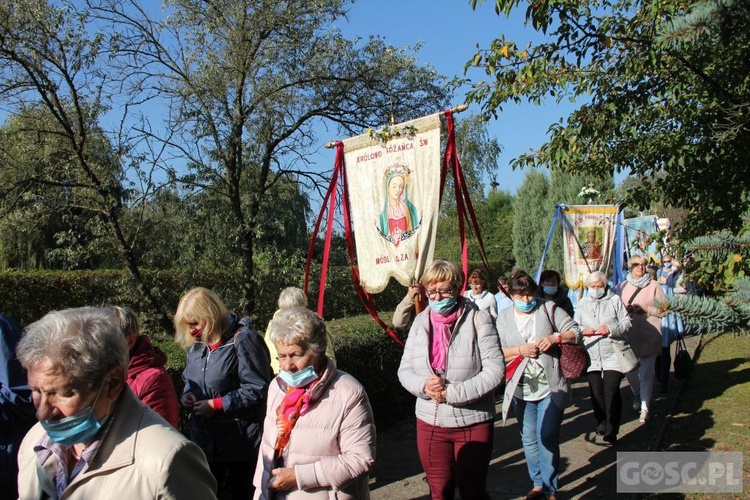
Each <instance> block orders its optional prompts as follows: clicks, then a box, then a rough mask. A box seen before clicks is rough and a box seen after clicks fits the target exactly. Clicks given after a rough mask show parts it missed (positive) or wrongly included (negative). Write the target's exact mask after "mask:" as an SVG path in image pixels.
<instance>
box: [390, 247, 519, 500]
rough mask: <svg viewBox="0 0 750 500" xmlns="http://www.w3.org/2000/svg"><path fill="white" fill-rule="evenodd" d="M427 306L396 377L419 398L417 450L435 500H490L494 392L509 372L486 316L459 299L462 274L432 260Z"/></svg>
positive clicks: (449, 264)
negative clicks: (458, 496) (458, 497)
mask: <svg viewBox="0 0 750 500" xmlns="http://www.w3.org/2000/svg"><path fill="white" fill-rule="evenodd" d="M421 281H422V286H423V287H424V290H425V294H426V295H427V299H428V300H429V307H426V308H425V310H424V311H422V312H421V313H420V314H419V315H418V316H417V317H416V318H415V319H414V323H413V324H412V326H411V329H410V330H409V337H408V338H407V340H406V346H405V348H404V354H403V356H402V358H401V365H400V366H399V369H398V378H399V381H400V382H401V385H403V386H404V388H405V389H406V390H407V391H409V392H410V393H412V394H413V395H414V396H416V398H417V404H416V416H417V448H418V450H419V458H420V461H421V462H422V467H424V470H425V474H426V476H427V484H428V485H429V487H430V495H431V497H432V498H433V499H451V498H453V493H454V489H455V487H456V486H458V489H459V492H460V494H461V498H467V499H468V498H472V499H480V500H481V499H489V498H490V497H489V496H488V494H487V490H486V487H485V486H486V479H487V469H488V467H489V463H490V457H491V454H492V440H493V420H494V417H495V402H494V395H493V393H494V389H495V387H497V386H498V385H500V382H502V380H503V375H504V373H505V365H504V361H503V355H502V352H501V350H500V345H499V343H498V336H497V331H496V330H495V325H494V323H493V321H492V317H491V316H490V315H489V313H488V312H487V311H480V310H479V309H478V308H477V306H476V304H473V303H471V302H469V301H468V300H466V299H465V298H464V297H462V296H461V290H462V289H463V286H464V283H463V273H462V272H461V270H460V269H459V268H458V266H456V265H455V264H453V263H452V262H448V261H445V260H435V261H433V262H432V264H430V266H429V267H428V268H427V269H426V270H425V272H424V274H423V276H422V280H421Z"/></svg>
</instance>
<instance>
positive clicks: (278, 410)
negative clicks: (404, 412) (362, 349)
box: [254, 307, 375, 500]
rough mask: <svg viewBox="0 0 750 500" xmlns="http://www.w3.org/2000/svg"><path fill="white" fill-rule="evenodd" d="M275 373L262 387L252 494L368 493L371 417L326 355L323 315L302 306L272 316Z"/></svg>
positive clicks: (347, 499)
mask: <svg viewBox="0 0 750 500" xmlns="http://www.w3.org/2000/svg"><path fill="white" fill-rule="evenodd" d="M270 336H271V341H273V343H274V344H275V346H276V352H277V353H278V358H279V375H278V376H277V377H276V378H275V379H273V380H272V381H271V386H270V387H269V389H268V410H267V412H266V418H265V421H264V423H263V438H262V441H261V445H260V454H259V456H258V465H257V467H256V468H255V478H254V484H255V488H256V489H255V496H254V498H255V500H267V499H271V498H277V499H280V498H283V499H286V500H295V499H300V498H302V499H315V498H318V499H329V498H338V499H342V500H355V499H360V498H369V497H370V490H369V471H370V468H371V467H372V464H373V463H374V462H375V423H374V419H373V415H372V408H370V401H369V399H368V398H367V393H366V392H365V389H364V388H363V387H362V384H360V383H359V382H358V381H357V380H356V379H355V378H354V377H352V376H351V375H349V374H348V373H346V372H343V371H341V370H338V369H337V368H336V365H335V364H334V363H333V361H332V360H331V359H330V358H329V357H328V356H326V347H327V345H328V335H327V329H326V325H325V323H324V322H323V319H322V318H321V317H320V316H318V315H317V314H315V313H314V312H313V311H310V310H309V309H306V308H303V307H292V308H290V309H284V310H282V311H280V312H279V313H278V314H277V315H275V316H274V319H273V325H272V327H271V331H270Z"/></svg>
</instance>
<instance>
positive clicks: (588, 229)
mask: <svg viewBox="0 0 750 500" xmlns="http://www.w3.org/2000/svg"><path fill="white" fill-rule="evenodd" d="M618 212H619V207H618V206H617V205H568V206H566V207H565V209H564V210H563V212H562V217H563V224H562V227H563V241H564V245H563V249H564V264H565V284H566V285H567V286H568V288H570V289H571V290H577V289H578V288H582V287H583V286H584V280H585V279H586V276H588V275H589V274H590V273H592V272H594V271H602V272H603V273H604V274H605V275H606V276H609V271H610V269H611V267H612V257H613V255H614V248H615V239H616V238H615V234H616V231H615V229H616V227H617V226H616V223H617V214H618Z"/></svg>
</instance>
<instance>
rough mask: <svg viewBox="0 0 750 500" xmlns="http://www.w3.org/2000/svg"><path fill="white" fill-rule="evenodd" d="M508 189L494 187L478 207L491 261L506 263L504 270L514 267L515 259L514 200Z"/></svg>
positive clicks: (485, 244) (478, 214)
mask: <svg viewBox="0 0 750 500" xmlns="http://www.w3.org/2000/svg"><path fill="white" fill-rule="evenodd" d="M514 200H515V196H514V195H513V194H511V193H510V192H508V191H502V190H500V191H498V190H496V189H493V190H491V191H490V192H489V194H487V197H486V198H485V199H484V200H483V201H482V203H481V204H480V205H479V207H478V209H477V212H478V213H477V217H478V218H479V219H480V226H481V228H482V238H483V240H484V246H485V249H486V250H487V258H488V259H489V260H490V261H495V262H497V261H500V262H504V263H505V266H504V267H505V268H507V269H503V270H502V271H503V272H504V271H506V270H509V269H510V267H512V265H513V262H514V259H513V219H514V217H513V202H514Z"/></svg>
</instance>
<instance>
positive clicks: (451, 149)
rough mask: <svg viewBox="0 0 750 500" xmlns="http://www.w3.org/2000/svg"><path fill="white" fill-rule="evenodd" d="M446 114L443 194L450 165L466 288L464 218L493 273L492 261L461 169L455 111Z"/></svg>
mask: <svg viewBox="0 0 750 500" xmlns="http://www.w3.org/2000/svg"><path fill="white" fill-rule="evenodd" d="M444 115H445V121H446V125H447V126H448V138H447V144H446V146H445V157H444V164H443V174H442V175H443V177H442V178H441V188H440V192H441V196H442V192H443V185H444V183H445V177H446V176H447V172H448V165H450V166H451V170H452V172H453V184H454V192H455V196H456V209H457V210H458V229H459V233H460V237H461V264H462V270H463V272H464V288H466V285H467V282H468V275H467V273H468V271H469V269H468V266H469V261H468V260H469V255H468V246H467V242H466V231H465V226H464V220H465V221H466V223H468V224H470V228H471V229H473V232H474V236H475V237H476V239H477V244H478V246H479V255H480V258H481V259H482V264H484V267H485V268H486V269H487V272H488V273H490V274H491V271H490V269H491V268H490V261H489V259H488V258H487V252H486V250H485V248H484V241H483V240H482V233H481V232H480V230H479V223H478V222H477V216H476V212H475V211H474V205H473V204H472V203H471V197H470V196H469V187H468V185H467V184H466V179H465V178H464V174H463V170H462V169H461V162H460V160H459V158H458V149H457V147H456V134H455V127H454V122H453V111H451V110H446V111H445V112H444ZM498 287H499V288H500V291H501V292H502V293H504V294H505V295H507V296H508V297H510V294H509V293H508V291H507V290H506V289H505V288H503V286H502V285H500V284H499V283H498Z"/></svg>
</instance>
